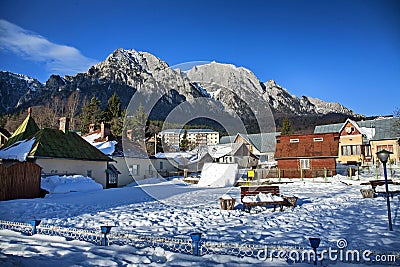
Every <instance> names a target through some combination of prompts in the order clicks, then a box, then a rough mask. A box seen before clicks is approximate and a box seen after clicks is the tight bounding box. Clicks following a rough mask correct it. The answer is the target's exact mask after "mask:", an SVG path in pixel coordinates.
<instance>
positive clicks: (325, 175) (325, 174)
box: [324, 167, 328, 182]
mask: <svg viewBox="0 0 400 267" xmlns="http://www.w3.org/2000/svg"><path fill="white" fill-rule="evenodd" d="M327 176H328V175H327V172H326V167H324V181H325V182H326V178H327Z"/></svg>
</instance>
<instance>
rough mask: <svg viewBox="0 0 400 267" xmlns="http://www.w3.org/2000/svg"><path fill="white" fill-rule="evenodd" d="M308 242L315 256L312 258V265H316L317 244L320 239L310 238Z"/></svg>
mask: <svg viewBox="0 0 400 267" xmlns="http://www.w3.org/2000/svg"><path fill="white" fill-rule="evenodd" d="M308 240H310V245H311V247H312V249H313V250H314V253H315V256H314V265H317V260H318V256H317V248H318V247H319V243H320V242H321V238H318V237H310V238H309V239H308Z"/></svg>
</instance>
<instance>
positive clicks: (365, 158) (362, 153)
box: [314, 117, 400, 166]
mask: <svg viewBox="0 0 400 267" xmlns="http://www.w3.org/2000/svg"><path fill="white" fill-rule="evenodd" d="M399 125H400V124H399V119H398V118H391V117H389V118H378V119H374V120H366V121H357V122H356V121H353V120H350V119H347V120H346V121H345V122H344V123H336V124H328V125H320V126H316V127H315V129H314V133H328V132H332V133H339V134H340V140H339V150H338V159H337V162H338V163H340V164H344V165H360V166H371V165H374V164H376V163H378V162H379V160H378V159H377V157H376V152H378V151H380V150H382V149H386V150H388V151H390V152H393V154H392V155H391V156H390V160H391V164H400V126H399Z"/></svg>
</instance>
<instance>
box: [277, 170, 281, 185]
mask: <svg viewBox="0 0 400 267" xmlns="http://www.w3.org/2000/svg"><path fill="white" fill-rule="evenodd" d="M278 178H279V182H280V181H281V169H280V168H278Z"/></svg>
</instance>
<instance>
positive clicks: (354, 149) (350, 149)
mask: <svg viewBox="0 0 400 267" xmlns="http://www.w3.org/2000/svg"><path fill="white" fill-rule="evenodd" d="M342 155H343V156H354V155H361V146H357V145H347V146H342Z"/></svg>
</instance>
